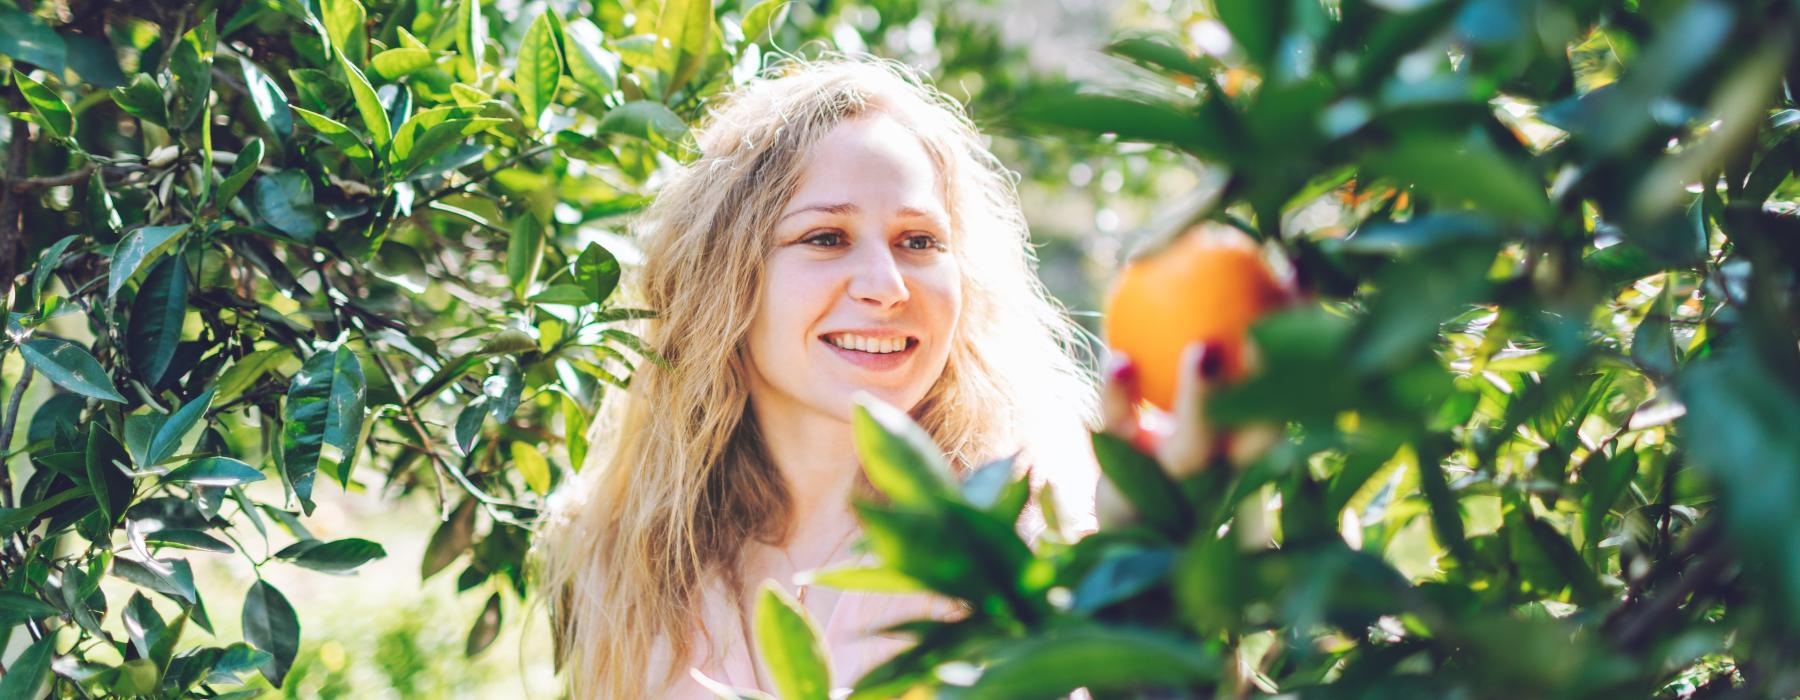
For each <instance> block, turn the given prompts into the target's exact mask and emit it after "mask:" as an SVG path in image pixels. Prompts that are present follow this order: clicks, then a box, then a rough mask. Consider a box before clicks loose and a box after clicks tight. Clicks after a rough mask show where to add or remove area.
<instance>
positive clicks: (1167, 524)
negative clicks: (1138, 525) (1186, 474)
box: [1093, 433, 1194, 537]
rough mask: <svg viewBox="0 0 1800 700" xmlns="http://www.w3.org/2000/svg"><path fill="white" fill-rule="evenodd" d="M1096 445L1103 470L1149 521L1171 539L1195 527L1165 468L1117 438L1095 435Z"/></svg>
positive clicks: (1191, 513)
mask: <svg viewBox="0 0 1800 700" xmlns="http://www.w3.org/2000/svg"><path fill="white" fill-rule="evenodd" d="M1093 442H1094V456H1095V458H1096V459H1098V460H1099V462H1100V471H1101V472H1102V473H1104V474H1105V475H1106V479H1107V480H1108V481H1111V482H1112V484H1113V486H1114V487H1116V488H1118V489H1119V494H1120V495H1122V496H1124V497H1125V499H1126V500H1128V501H1130V502H1131V505H1132V507H1133V508H1134V509H1135V510H1137V512H1138V515H1140V516H1143V518H1144V520H1145V521H1146V522H1148V523H1149V524H1150V525H1152V526H1154V527H1155V528H1156V529H1158V530H1160V531H1162V532H1164V533H1167V534H1169V535H1170V536H1171V537H1182V536H1183V535H1185V534H1186V533H1187V532H1188V531H1189V530H1191V529H1192V528H1193V522H1194V513H1193V511H1192V509H1191V508H1189V507H1188V503H1187V501H1186V500H1183V499H1182V497H1181V489H1180V488H1178V487H1177V486H1176V485H1175V482H1174V481H1173V480H1171V479H1170V478H1169V475H1168V473H1167V472H1164V471H1163V470H1162V465H1160V464H1158V463H1157V462H1156V460H1155V459H1153V458H1151V457H1150V456H1149V455H1146V454H1144V453H1142V452H1139V451H1138V450H1137V448H1135V447H1132V446H1131V444H1130V443H1127V442H1125V441H1124V440H1121V439H1119V438H1118V437H1117V436H1114V435H1111V434H1108V433H1094V437H1093Z"/></svg>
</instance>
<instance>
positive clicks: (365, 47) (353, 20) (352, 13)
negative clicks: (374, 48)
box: [319, 0, 369, 66]
mask: <svg viewBox="0 0 1800 700" xmlns="http://www.w3.org/2000/svg"><path fill="white" fill-rule="evenodd" d="M319 11H320V12H321V13H322V14H324V16H323V17H321V18H320V19H322V20H324V22H325V33H326V34H327V35H329V36H330V37H331V45H332V46H335V47H337V50H338V55H340V56H347V57H349V59H350V61H351V62H352V63H355V64H356V65H359V66H360V65H363V64H365V63H367V62H368V58H369V35H368V31H369V30H368V27H367V26H366V25H367V24H368V21H369V18H368V13H367V11H365V10H364V9H363V5H362V3H361V2H359V1H358V0H323V2H320V3H319Z"/></svg>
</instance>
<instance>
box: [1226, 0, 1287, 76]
mask: <svg viewBox="0 0 1800 700" xmlns="http://www.w3.org/2000/svg"><path fill="white" fill-rule="evenodd" d="M1216 2H1217V7H1218V12H1219V21H1220V22H1222V23H1223V24H1224V25H1225V28H1226V29H1228V30H1230V31H1231V38H1233V39H1236V40H1237V43H1238V44H1239V45H1241V46H1243V47H1244V53H1246V54H1248V55H1249V57H1250V60H1251V61H1252V62H1254V63H1257V64H1260V65H1262V66H1265V67H1266V66H1268V64H1269V63H1270V61H1272V60H1273V59H1272V55H1273V54H1274V52H1275V43H1276V41H1277V40H1278V39H1279V34H1280V32H1281V29H1282V27H1281V15H1283V14H1285V13H1284V12H1282V10H1281V5H1282V4H1283V3H1281V2H1271V1H1269V0H1216Z"/></svg>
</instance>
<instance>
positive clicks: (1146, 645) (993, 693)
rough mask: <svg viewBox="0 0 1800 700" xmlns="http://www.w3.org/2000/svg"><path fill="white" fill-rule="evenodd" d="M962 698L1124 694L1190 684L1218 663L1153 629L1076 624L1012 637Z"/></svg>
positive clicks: (1210, 674)
mask: <svg viewBox="0 0 1800 700" xmlns="http://www.w3.org/2000/svg"><path fill="white" fill-rule="evenodd" d="M994 656H995V657H996V661H995V662H994V663H993V664H992V665H990V666H988V668H987V669H986V670H984V671H982V673H981V677H980V679H979V680H977V681H976V682H975V685H973V686H970V687H969V689H968V692H967V693H965V694H962V697H965V698H968V700H1008V699H1011V698H1018V699H1019V700H1024V699H1025V698H1049V697H1061V696H1063V695H1064V694H1067V693H1069V692H1072V691H1074V690H1075V689H1076V688H1083V687H1085V688H1087V689H1088V691H1089V692H1092V693H1106V694H1111V693H1125V692H1129V691H1141V690H1147V689H1151V688H1157V687H1163V686H1167V687H1177V688H1185V687H1189V686H1192V685H1195V684H1199V683H1204V682H1208V681H1211V680H1214V679H1216V678H1217V677H1218V673H1219V662H1218V661H1217V660H1215V659H1212V658H1209V657H1208V656H1207V655H1206V654H1204V653H1203V652H1201V651H1200V649H1199V648H1198V647H1197V646H1195V645H1191V644H1186V643H1183V642H1181V641H1178V640H1175V639H1172V638H1169V637H1168V636H1166V635H1164V634H1162V633H1160V632H1153V631H1148V630H1132V629H1119V630H1113V629H1105V628H1101V627H1077V628H1073V629H1064V630H1056V631H1053V632H1050V633H1048V634H1044V635H1038V636H1034V637H1032V638H1029V639H1024V640H1019V641H1011V642H1008V643H1006V644H1004V645H1001V646H1000V648H999V649H997V650H996V651H995V652H994Z"/></svg>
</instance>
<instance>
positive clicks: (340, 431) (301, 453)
mask: <svg viewBox="0 0 1800 700" xmlns="http://www.w3.org/2000/svg"><path fill="white" fill-rule="evenodd" d="M364 391H365V390H364V382H363V373H362V365H361V364H359V363H358V362H357V361H356V355H355V353H352V352H351V351H350V349H349V348H343V347H340V348H338V349H336V350H321V351H319V352H316V353H314V354H313V356H312V357H310V358H308V359H307V360H306V364H305V365H303V366H301V368H300V371H299V372H298V373H297V374H295V375H294V380H293V382H292V383H291V384H290V385H289V386H288V394H287V408H286V410H285V412H284V414H283V418H284V422H283V423H282V427H283V432H282V451H283V461H284V462H285V464H284V465H283V466H284V468H285V469H286V476H287V479H288V483H290V484H291V485H292V486H293V489H294V495H295V496H297V497H299V498H300V504H301V506H302V507H303V508H305V510H306V512H307V513H311V512H312V508H313V505H312V485H313V475H314V474H315V473H316V472H317V471H318V468H319V459H320V450H321V448H323V447H324V446H325V445H331V446H333V447H336V448H337V450H338V464H339V467H338V474H339V475H340V478H341V479H342V480H344V481H345V482H346V483H347V482H348V480H349V474H350V466H351V464H352V463H353V461H354V458H355V456H356V448H357V444H356V441H357V440H358V439H359V438H360V437H361V434H362V422H363V415H364V410H363V396H364Z"/></svg>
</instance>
